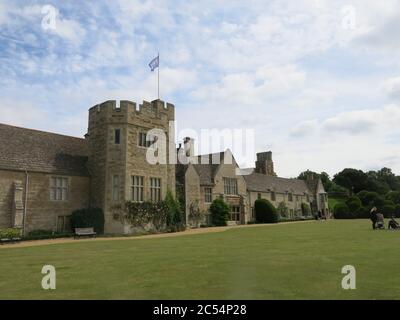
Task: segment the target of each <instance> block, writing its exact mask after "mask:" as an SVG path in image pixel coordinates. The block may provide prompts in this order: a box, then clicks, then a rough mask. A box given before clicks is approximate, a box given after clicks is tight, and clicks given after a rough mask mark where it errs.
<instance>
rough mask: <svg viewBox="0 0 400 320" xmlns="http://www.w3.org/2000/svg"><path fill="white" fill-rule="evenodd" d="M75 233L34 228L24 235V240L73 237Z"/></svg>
mask: <svg viewBox="0 0 400 320" xmlns="http://www.w3.org/2000/svg"><path fill="white" fill-rule="evenodd" d="M72 236H73V233H72V232H69V233H60V232H54V231H52V230H40V229H38V230H33V231H31V232H29V233H28V235H26V236H24V237H23V238H24V240H43V239H57V238H68V237H72Z"/></svg>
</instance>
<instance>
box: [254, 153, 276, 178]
mask: <svg viewBox="0 0 400 320" xmlns="http://www.w3.org/2000/svg"><path fill="white" fill-rule="evenodd" d="M255 171H256V172H257V173H262V174H265V175H267V176H276V173H275V171H274V162H273V161H272V152H271V151H268V152H260V153H257V161H256V170H255Z"/></svg>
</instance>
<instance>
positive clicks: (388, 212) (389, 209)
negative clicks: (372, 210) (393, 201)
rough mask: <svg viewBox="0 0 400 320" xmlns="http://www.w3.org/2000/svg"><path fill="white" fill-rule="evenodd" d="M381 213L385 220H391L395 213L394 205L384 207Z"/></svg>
mask: <svg viewBox="0 0 400 320" xmlns="http://www.w3.org/2000/svg"><path fill="white" fill-rule="evenodd" d="M381 211H382V214H383V216H384V217H385V218H391V217H393V216H394V215H395V213H396V207H395V206H394V205H384V206H383V208H382V210H381Z"/></svg>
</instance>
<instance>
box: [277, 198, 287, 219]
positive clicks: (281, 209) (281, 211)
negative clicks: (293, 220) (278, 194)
mask: <svg viewBox="0 0 400 320" xmlns="http://www.w3.org/2000/svg"><path fill="white" fill-rule="evenodd" d="M276 211H277V213H278V215H279V216H280V217H281V218H286V217H287V216H288V212H289V208H288V207H287V206H286V203H285V202H284V201H282V202H280V203H279V204H278V208H277V209H276Z"/></svg>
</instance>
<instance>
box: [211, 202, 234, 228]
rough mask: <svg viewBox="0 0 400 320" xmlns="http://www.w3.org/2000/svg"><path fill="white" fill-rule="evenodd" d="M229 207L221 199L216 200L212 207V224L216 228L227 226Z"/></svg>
mask: <svg viewBox="0 0 400 320" xmlns="http://www.w3.org/2000/svg"><path fill="white" fill-rule="evenodd" d="M229 211H230V207H229V205H228V204H227V203H226V202H225V201H224V200H223V199H221V198H217V199H215V200H214V201H213V202H212V203H211V206H210V213H211V223H212V224H213V225H215V226H226V225H227V222H228V220H229Z"/></svg>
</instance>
